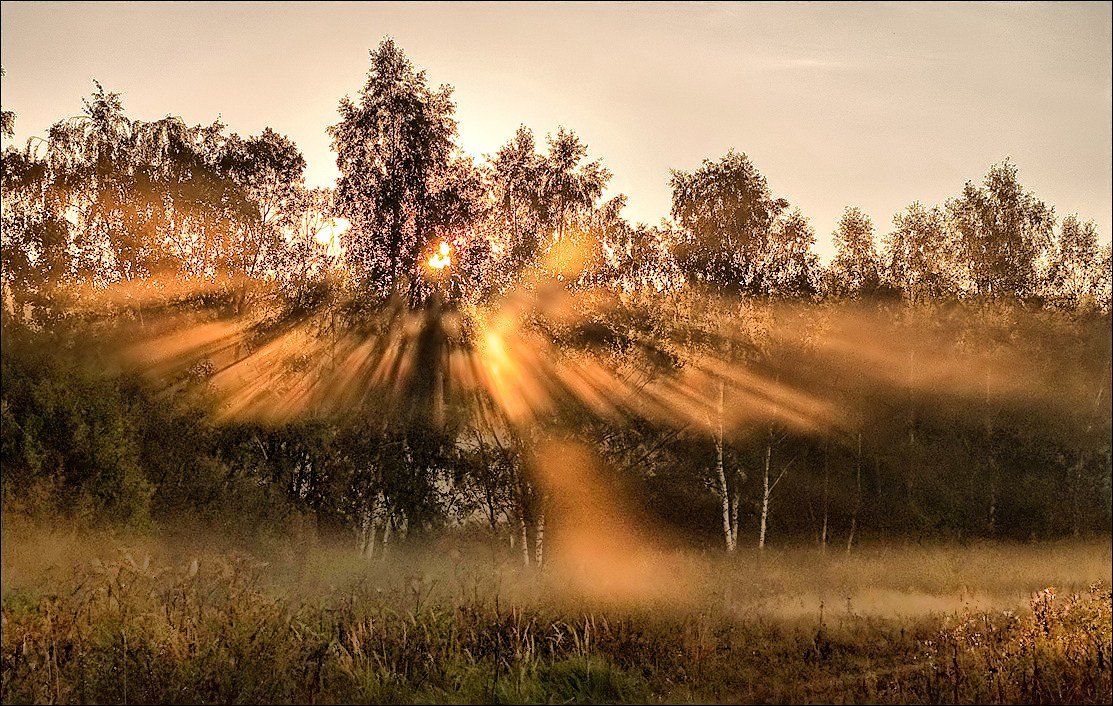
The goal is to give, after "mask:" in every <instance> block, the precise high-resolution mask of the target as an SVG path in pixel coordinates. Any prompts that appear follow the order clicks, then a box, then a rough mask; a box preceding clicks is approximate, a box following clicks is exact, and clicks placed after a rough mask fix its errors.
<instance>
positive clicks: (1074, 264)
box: [1046, 215, 1109, 309]
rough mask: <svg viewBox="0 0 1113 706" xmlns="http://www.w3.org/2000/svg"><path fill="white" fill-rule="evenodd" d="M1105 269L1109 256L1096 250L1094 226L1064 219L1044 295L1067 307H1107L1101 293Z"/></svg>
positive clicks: (1106, 276)
mask: <svg viewBox="0 0 1113 706" xmlns="http://www.w3.org/2000/svg"><path fill="white" fill-rule="evenodd" d="M1103 255H1105V258H1104V260H1105V261H1104V262H1103ZM1108 270H1109V264H1108V255H1107V254H1105V253H1103V252H1102V250H1101V248H1099V247H1098V231H1097V226H1095V225H1094V223H1093V221H1087V222H1085V223H1082V222H1081V221H1079V220H1078V217H1077V216H1074V215H1071V216H1067V217H1066V218H1065V219H1064V220H1063V225H1062V227H1061V228H1060V230H1059V236H1058V238H1057V239H1056V241H1055V245H1054V247H1053V248H1052V252H1051V258H1050V263H1049V266H1048V271H1047V281H1046V289H1047V294H1048V295H1049V296H1050V297H1051V298H1052V299H1053V300H1055V301H1057V302H1059V303H1060V304H1062V305H1064V306H1067V307H1069V308H1079V307H1082V308H1097V309H1100V308H1102V307H1103V306H1108V304H1107V303H1105V302H1103V300H1102V298H1101V292H1100V288H1101V283H1102V280H1103V278H1106V279H1107V278H1108V274H1107V273H1108Z"/></svg>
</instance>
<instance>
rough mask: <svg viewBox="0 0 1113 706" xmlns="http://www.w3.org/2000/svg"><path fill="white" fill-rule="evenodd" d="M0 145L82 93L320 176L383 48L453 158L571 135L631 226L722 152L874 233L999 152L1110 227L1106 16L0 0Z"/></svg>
mask: <svg viewBox="0 0 1113 706" xmlns="http://www.w3.org/2000/svg"><path fill="white" fill-rule="evenodd" d="M0 7H2V10H0V12H2V20H3V22H2V29H0V34H2V42H0V63H2V64H3V66H4V69H5V71H6V75H5V77H4V78H3V83H2V104H3V106H4V108H5V109H6V110H14V111H15V112H16V136H15V142H16V143H17V144H23V142H25V141H26V140H27V139H28V138H29V137H31V136H45V134H46V130H47V128H48V127H49V126H50V125H51V124H52V123H53V122H55V121H57V120H59V119H61V118H66V117H70V116H73V115H77V114H79V113H80V112H81V98H82V97H83V96H87V95H88V94H89V93H90V92H91V91H92V90H93V79H97V80H99V81H100V82H101V83H102V84H104V86H105V88H106V89H107V90H110V91H115V92H119V93H121V94H122V97H123V101H124V107H125V109H126V111H127V112H128V114H129V115H130V116H132V117H135V118H141V119H156V118H160V117H163V116H165V115H177V116H180V117H182V118H183V119H185V120H186V121H187V122H190V123H202V122H204V123H208V122H211V121H212V120H213V119H215V118H217V117H218V116H219V117H220V118H221V119H222V120H223V121H224V122H225V123H226V124H227V125H228V127H229V129H230V130H232V131H235V132H238V133H240V134H253V133H257V132H259V131H261V130H262V129H263V128H264V127H267V126H270V127H272V128H274V129H275V130H277V131H278V132H280V133H284V134H286V135H288V136H289V137H290V138H292V139H293V140H294V141H295V142H296V143H297V144H298V146H299V147H300V148H301V150H302V152H303V154H304V155H305V158H306V160H307V162H308V167H307V170H306V177H307V181H308V182H309V183H310V184H312V185H330V184H331V183H332V182H333V180H334V179H335V178H336V176H337V170H336V163H335V156H334V154H333V153H332V151H331V148H330V144H329V138H328V135H327V133H326V128H327V126H329V125H331V124H335V123H336V122H337V120H338V118H337V104H338V102H339V100H340V98H341V97H343V96H345V95H351V96H354V95H355V94H356V93H357V92H358V90H359V89H360V87H361V86H362V84H363V81H364V76H365V74H366V72H367V69H368V65H369V61H368V51H369V50H370V49H371V48H373V47H375V46H376V45H377V44H378V43H379V42H380V40H381V39H382V38H383V37H385V36H388V35H389V36H392V37H394V39H395V40H396V41H397V42H398V43H399V45H400V46H401V47H402V48H403V49H404V50H405V51H406V53H407V54H408V55H409V57H410V58H411V59H412V61H413V62H414V63H415V64H416V65H417V66H418V67H419V68H423V69H425V70H426V72H427V76H428V79H429V81H430V82H431V83H433V84H441V83H448V84H451V85H452V86H454V87H455V94H454V95H455V100H456V104H457V119H458V121H459V143H460V145H461V147H462V148H464V149H465V150H466V151H468V152H469V153H471V154H473V155H475V156H476V157H482V156H483V155H485V154H493V153H494V152H495V151H497V149H498V147H499V146H500V145H501V144H503V143H505V142H506V141H507V140H508V139H509V138H510V137H511V136H512V135H513V133H514V131H515V129H516V128H517V127H518V125H520V124H525V125H527V126H529V127H530V128H532V129H533V130H534V132H535V133H536V134H537V135H538V137H539V138H542V139H543V137H544V135H546V134H547V133H555V131H556V129H557V127H558V126H561V125H563V126H565V127H567V128H570V129H572V130H574V131H576V132H577V133H578V134H579V135H580V136H581V137H582V139H583V140H584V141H585V142H586V143H587V145H588V147H589V150H590V152H589V154H590V155H591V156H592V157H599V158H602V160H603V162H604V164H605V165H606V166H607V167H608V168H609V169H610V170H611V171H612V172H613V173H614V178H613V179H612V180H611V183H610V189H609V194H610V195H613V194H616V193H624V194H626V195H627V197H628V206H627V209H626V211H625V215H626V217H627V218H628V219H630V220H631V221H641V222H645V223H648V224H656V223H657V222H659V221H660V219H661V218H662V217H665V216H667V215H668V211H669V207H670V191H669V184H668V182H669V170H670V169H682V170H692V169H695V168H697V167H698V166H699V164H700V162H701V161H702V160H703V159H705V158H710V159H716V158H718V157H721V156H722V155H723V154H725V153H726V152H727V150H728V149H731V148H734V149H736V150H738V151H741V152H745V153H747V154H748V155H749V156H750V158H751V159H752V160H753V162H754V164H755V165H756V166H757V168H758V169H759V170H760V171H761V172H762V173H763V174H764V175H765V176H766V178H767V179H768V182H769V185H770V187H771V188H772V190H773V192H774V193H775V194H776V195H777V196H783V197H785V198H787V199H789V201H790V202H791V203H792V204H794V205H795V206H798V207H799V208H800V209H801V210H802V211H803V212H804V214H805V215H807V216H808V217H809V218H810V219H811V221H812V225H813V226H814V227H815V229H816V232H817V238H818V242H817V251H818V252H819V253H820V255H821V256H823V257H824V259H827V258H828V257H829V256H830V253H831V245H830V233H831V231H832V230H833V229H834V227H835V225H836V223H837V222H838V219H839V217H840V215H841V214H842V211H843V209H844V208H845V207H847V206H850V205H854V206H858V207H860V208H861V209H862V210H864V211H865V212H866V213H867V214H869V215H870V216H871V217H872V219H873V221H874V223H875V226H876V227H877V229H878V231H879V234H883V233H885V232H887V231H888V230H889V228H890V225H891V220H892V217H893V214H894V213H896V212H897V211H899V210H900V209H902V208H903V207H905V206H907V205H908V204H910V203H911V202H913V201H916V200H918V201H921V202H923V203H927V204H936V203H942V202H943V201H944V200H946V199H947V198H948V197H950V196H954V195H957V194H958V193H959V192H960V191H961V189H962V186H963V184H964V183H965V182H966V181H967V180H974V181H979V180H980V179H981V178H982V177H983V176H984V174H985V173H986V171H987V169H988V168H989V166H990V165H991V164H993V163H995V162H998V161H1000V160H1002V159H1004V158H1006V157H1011V158H1012V160H1013V161H1014V162H1015V163H1016V164H1017V166H1018V167H1019V169H1020V179H1021V182H1022V183H1023V184H1024V185H1025V186H1026V187H1027V188H1029V189H1031V190H1032V191H1034V192H1035V193H1036V194H1037V195H1038V196H1039V197H1040V198H1042V199H1043V200H1044V201H1046V202H1047V203H1049V204H1052V205H1054V206H1055V207H1056V212H1057V213H1058V214H1059V215H1060V216H1065V215H1067V214H1070V213H1077V214H1078V215H1079V216H1080V217H1081V218H1083V219H1084V220H1085V219H1092V220H1093V221H1095V222H1096V223H1097V225H1098V229H1099V231H1100V233H1101V238H1102V240H1103V241H1104V242H1109V239H1110V234H1111V232H1113V166H1111V165H1113V149H1111V147H1113V133H1111V124H1113V90H1111V84H1113V70H1111V61H1113V60H1111V49H1110V45H1111V29H1110V28H1111V7H1113V6H1111V5H1110V4H1109V3H1047V4H1045V3H1016V4H1014V3H985V4H966V3H962V4H920V3H899V4H897V3H886V4H865V3H855V4H820V3H801V4H790V3H776V4H762V3H738V4H735V3H551V4H532V3H386V4H379V3H294V2H282V3H266V2H261V3H204V2H181V3H166V4H164V3H153V2H152V3H46V2H42V3H38V2H20V3H11V2H4V3H2V6H0Z"/></svg>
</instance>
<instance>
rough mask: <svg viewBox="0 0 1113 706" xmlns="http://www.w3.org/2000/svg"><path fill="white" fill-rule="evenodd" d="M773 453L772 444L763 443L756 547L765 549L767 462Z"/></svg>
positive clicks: (767, 509)
mask: <svg viewBox="0 0 1113 706" xmlns="http://www.w3.org/2000/svg"><path fill="white" fill-rule="evenodd" d="M772 455H773V444H772V442H771V441H770V443H768V444H766V445H765V472H764V473H763V474H762V476H761V530H760V532H759V534H758V537H757V548H758V549H765V528H766V524H767V522H768V520H769V496H770V494H771V493H772V489H771V488H770V487H769V463H770V459H771V457H772Z"/></svg>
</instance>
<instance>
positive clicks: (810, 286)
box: [757, 208, 819, 297]
mask: <svg viewBox="0 0 1113 706" xmlns="http://www.w3.org/2000/svg"><path fill="white" fill-rule="evenodd" d="M814 245H815V231H814V230H813V229H812V226H811V223H809V222H808V219H807V217H806V216H804V214H803V213H801V212H800V209H798V208H797V209H793V211H792V213H790V214H788V215H787V216H782V217H780V218H778V219H777V221H776V222H775V223H774V226H773V230H772V233H771V237H770V239H769V243H768V251H767V252H766V253H765V258H764V260H763V261H762V262H761V268H760V269H759V270H758V272H757V276H758V281H759V282H760V283H761V285H760V289H758V290H757V291H759V292H761V293H763V294H767V295H779V296H785V297H801V296H810V295H812V294H814V293H815V292H816V290H817V288H818V287H817V285H818V279H819V258H818V257H817V256H816V254H815V252H813V250H812V247H813V246H814Z"/></svg>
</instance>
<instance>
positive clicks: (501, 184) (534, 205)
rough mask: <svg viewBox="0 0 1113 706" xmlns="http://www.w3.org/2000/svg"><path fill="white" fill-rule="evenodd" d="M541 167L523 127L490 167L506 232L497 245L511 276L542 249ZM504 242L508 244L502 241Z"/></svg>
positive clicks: (531, 136)
mask: <svg viewBox="0 0 1113 706" xmlns="http://www.w3.org/2000/svg"><path fill="white" fill-rule="evenodd" d="M542 164H543V158H542V157H541V155H540V154H538V153H537V148H536V145H535V143H534V138H533V132H532V131H531V130H530V129H529V128H528V127H526V126H525V125H521V126H519V127H518V131H517V132H515V133H514V137H513V138H511V140H510V141H509V142H507V143H506V144H505V145H503V146H502V147H500V148H499V151H498V152H497V153H496V154H495V157H494V159H492V160H491V163H490V166H489V177H490V180H491V187H492V194H491V196H492V198H493V200H494V202H495V209H496V212H497V214H498V219H499V221H500V225H501V226H502V230H503V232H504V233H505V235H504V237H503V238H500V239H499V241H497V242H496V243H495V246H496V248H497V250H498V254H499V255H501V256H502V258H501V259H502V260H503V261H504V262H505V263H506V265H505V267H504V269H505V270H507V272H508V273H509V272H518V271H520V270H521V269H522V268H523V267H525V266H526V265H528V264H531V263H532V262H533V261H534V259H535V258H536V257H537V254H538V251H539V249H540V246H541V242H540V239H539V236H540V233H539V230H540V226H541V222H540V219H541V216H542V211H543V209H542V206H541V188H542V187H541V180H542V173H543V172H542ZM503 239H505V241H506V242H501V241H502V240H503Z"/></svg>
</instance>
